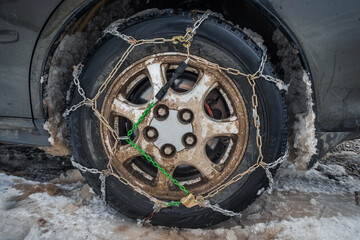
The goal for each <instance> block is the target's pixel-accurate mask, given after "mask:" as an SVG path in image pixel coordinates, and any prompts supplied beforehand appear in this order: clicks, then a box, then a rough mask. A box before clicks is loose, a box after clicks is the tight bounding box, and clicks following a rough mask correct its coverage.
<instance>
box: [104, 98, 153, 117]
mask: <svg viewBox="0 0 360 240" xmlns="http://www.w3.org/2000/svg"><path fill="white" fill-rule="evenodd" d="M146 107H147V105H146V104H144V105H137V104H134V103H131V102H129V101H128V100H126V99H125V98H124V97H122V96H121V95H119V96H118V97H116V98H114V100H113V104H112V105H111V111H112V112H113V113H114V114H116V115H119V116H123V117H125V118H127V119H129V120H131V121H136V120H137V119H139V117H141V115H142V114H143V112H144V111H145V110H146Z"/></svg>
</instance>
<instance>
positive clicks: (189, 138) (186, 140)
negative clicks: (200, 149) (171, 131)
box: [182, 133, 196, 147]
mask: <svg viewBox="0 0 360 240" xmlns="http://www.w3.org/2000/svg"><path fill="white" fill-rule="evenodd" d="M182 140H183V144H184V146H185V147H192V146H194V145H195V144H196V136H195V135H194V134H193V133H186V134H184V136H183V137H182Z"/></svg>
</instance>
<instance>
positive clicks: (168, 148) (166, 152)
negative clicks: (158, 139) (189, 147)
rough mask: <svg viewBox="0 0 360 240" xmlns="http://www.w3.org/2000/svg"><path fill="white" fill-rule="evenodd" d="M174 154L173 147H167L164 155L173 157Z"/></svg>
mask: <svg viewBox="0 0 360 240" xmlns="http://www.w3.org/2000/svg"><path fill="white" fill-rule="evenodd" d="M172 152H173V150H172V148H171V147H169V146H167V147H166V148H164V153H165V154H166V155H171V154H172Z"/></svg>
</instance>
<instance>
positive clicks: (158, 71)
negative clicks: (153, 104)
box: [146, 63, 165, 97]
mask: <svg viewBox="0 0 360 240" xmlns="http://www.w3.org/2000/svg"><path fill="white" fill-rule="evenodd" d="M146 69H147V72H148V77H149V81H150V83H151V86H152V88H153V95H154V97H155V94H156V93H157V92H158V91H159V90H160V88H162V87H163V86H164V85H165V80H164V77H163V70H162V68H161V64H160V63H152V64H149V65H147V66H146Z"/></svg>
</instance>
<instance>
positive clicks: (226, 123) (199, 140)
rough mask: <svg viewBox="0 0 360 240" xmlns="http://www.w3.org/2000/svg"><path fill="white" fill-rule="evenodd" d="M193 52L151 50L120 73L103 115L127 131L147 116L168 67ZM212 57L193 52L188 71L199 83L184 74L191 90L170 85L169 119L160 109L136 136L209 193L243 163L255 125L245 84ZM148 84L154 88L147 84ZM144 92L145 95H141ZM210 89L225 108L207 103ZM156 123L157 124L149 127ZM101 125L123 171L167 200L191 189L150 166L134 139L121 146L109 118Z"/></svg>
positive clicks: (183, 178)
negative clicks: (212, 63) (210, 62)
mask: <svg viewBox="0 0 360 240" xmlns="http://www.w3.org/2000/svg"><path fill="white" fill-rule="evenodd" d="M185 59H186V54H183V53H160V54H155V55H151V56H148V57H146V58H143V59H141V60H139V61H137V62H135V63H133V64H131V65H130V66H129V67H127V69H125V70H124V71H123V72H122V73H121V74H120V75H119V76H118V77H117V78H116V79H115V80H114V82H113V83H112V84H111V86H110V87H109V90H108V92H107V93H106V96H105V99H104V103H103V105H102V115H103V116H104V117H105V118H106V119H107V120H108V122H109V123H110V125H111V127H112V128H113V129H115V131H118V133H119V135H120V136H121V135H124V133H126V129H129V128H130V127H131V126H129V125H131V124H133V123H135V121H136V120H137V119H138V118H139V117H140V116H141V115H142V113H143V112H144V111H145V109H146V108H147V105H148V101H150V100H151V99H154V95H155V94H156V93H157V92H158V91H159V89H160V88H161V87H162V86H163V85H164V84H165V83H166V79H167V74H169V72H171V71H172V70H173V69H175V68H176V67H177V66H178V65H179V64H180V62H182V61H184V60H185ZM195 60H196V61H195ZM204 61H205V60H204V59H202V58H199V57H195V56H192V60H191V61H190V62H189V64H188V67H187V69H186V72H188V76H190V77H188V78H195V81H194V79H193V83H191V81H190V80H189V79H186V76H185V77H184V79H182V80H179V81H180V82H181V81H182V83H183V85H186V87H185V90H184V89H181V90H179V89H170V90H169V91H168V94H167V95H166V96H165V98H164V99H163V100H162V101H161V105H162V106H164V108H167V109H168V111H169V112H170V114H168V116H166V117H167V118H166V119H164V118H161V117H160V118H159V116H158V115H157V113H156V109H154V111H152V112H151V113H150V114H149V115H148V116H147V118H146V119H145V120H144V122H143V123H142V124H141V125H140V126H139V127H138V129H137V131H136V133H135V137H134V139H133V141H134V142H135V143H136V144H137V145H138V146H139V147H140V148H141V149H143V150H144V151H145V152H146V153H147V154H149V155H150V156H151V157H153V158H154V159H155V160H156V161H157V162H158V163H159V165H160V166H161V167H163V168H164V169H165V170H166V172H168V173H170V174H171V175H173V176H174V178H176V179H177V180H178V181H179V182H180V183H181V184H183V185H184V186H186V188H187V189H189V190H190V191H191V192H192V193H194V194H204V193H207V192H209V191H211V190H213V189H215V188H216V187H218V186H219V185H220V184H222V183H223V182H225V181H226V180H227V179H229V177H230V176H231V175H232V173H233V172H234V171H235V170H236V168H237V166H238V165H239V163H240V162H241V159H242V157H243V154H244V152H245V149H246V144H247V139H248V132H249V123H248V116H247V111H246V106H245V103H244V100H243V98H242V96H241V94H240V92H239V90H238V88H237V87H236V86H235V84H234V83H233V81H232V80H231V79H230V78H229V77H228V76H227V75H226V74H225V73H223V72H221V71H219V70H216V69H213V68H207V67H206V65H204V64H201V62H204ZM185 75H186V74H185ZM191 76H192V77H191ZM189 82H190V84H189ZM146 83H147V84H148V87H147V88H144V87H143V86H144V85H146ZM180 85H181V83H180ZM139 91H142V93H141V97H142V101H134V98H133V97H134V96H137V95H139V94H138V93H137V92H139ZM216 94H217V95H216ZM209 96H215V98H216V99H217V100H216V101H217V102H216V104H218V106H221V107H218V108H219V109H221V110H219V109H217V108H216V109H213V111H214V112H212V109H211V107H209V105H208V104H207V101H208V98H209ZM219 99H220V100H219ZM184 110H186V111H184ZM162 112H166V109H165V110H164V109H163V111H162ZM162 112H160V113H162ZM176 116H177V117H176ZM184 119H185V120H186V122H185V121H184ZM155 123H156V124H155ZM149 126H151V127H152V128H155V130H154V129H151V131H149V130H147V129H149ZM146 127H147V128H146ZM156 128H158V129H156ZM172 128H175V131H174V134H170V133H169V134H165V135H164V129H169V131H171V130H172ZM147 131H149V132H147ZM100 132H101V138H102V139H101V141H102V144H103V146H104V148H105V151H106V154H107V156H108V158H109V159H111V157H112V156H114V157H113V158H112V166H113V168H114V170H116V171H117V173H118V174H119V175H120V176H122V177H124V178H125V179H127V180H128V181H130V182H131V183H132V184H133V185H135V186H137V187H139V188H141V189H142V190H145V191H146V192H147V193H149V194H151V195H152V196H154V197H156V198H159V199H170V200H176V199H180V198H181V197H184V196H185V194H184V192H182V191H179V189H178V188H176V187H175V186H174V185H173V184H172V183H171V181H169V180H168V179H167V178H166V176H165V175H164V174H161V173H159V172H157V171H156V170H154V169H151V166H148V165H146V164H145V163H144V162H146V160H145V159H143V160H144V161H141V159H140V160H139V156H140V153H139V152H138V151H137V150H135V149H134V148H133V147H132V146H131V145H130V144H126V142H125V141H121V145H120V146H119V147H118V148H117V149H116V150H115V151H113V146H114V143H115V141H114V140H113V138H112V137H111V133H110V132H109V130H108V128H106V126H103V125H102V124H101V126H100ZM147 133H148V134H149V135H148V136H147ZM154 134H158V135H154ZM177 135H178V136H177ZM149 136H150V138H151V139H149ZM154 139H155V140H154ZM159 139H160V140H159ZM181 143H182V144H183V145H182V146H181ZM188 143H189V144H188ZM220 143H221V144H222V151H220V152H221V154H218V155H217V156H215V157H214V156H211V149H212V147H213V148H216V147H218V145H219V144H220ZM215 150H216V152H219V149H215ZM170 151H171V152H170Z"/></svg>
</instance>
